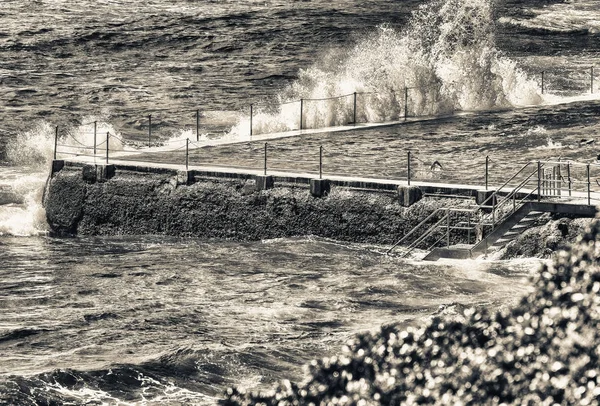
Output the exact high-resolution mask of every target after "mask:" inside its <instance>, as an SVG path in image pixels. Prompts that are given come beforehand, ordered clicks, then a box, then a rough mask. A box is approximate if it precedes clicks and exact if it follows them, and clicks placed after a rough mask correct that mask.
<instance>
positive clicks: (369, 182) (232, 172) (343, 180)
mask: <svg viewBox="0 0 600 406" xmlns="http://www.w3.org/2000/svg"><path fill="white" fill-rule="evenodd" d="M65 162H66V163H67V165H72V166H73V165H74V166H80V165H81V166H83V165H86V164H88V165H89V164H92V165H106V160H102V159H99V158H96V159H94V158H93V157H83V156H82V157H76V158H72V159H69V160H66V161H65ZM109 164H112V165H115V167H116V169H120V170H126V171H133V172H144V173H153V172H165V171H172V172H173V174H176V173H177V172H178V171H185V170H187V171H191V172H192V174H193V175H195V176H205V177H216V178H226V179H253V178H254V177H255V176H260V175H264V169H256V168H244V167H230V166H218V165H210V166H208V165H207V166H199V165H193V166H192V165H190V166H188V167H187V168H186V166H185V165H181V164H169V163H155V162H141V161H128V160H125V159H109ZM267 175H270V176H272V177H273V179H274V181H275V182H276V183H277V182H280V183H281V182H283V183H296V184H309V183H310V180H311V179H317V178H319V174H318V173H317V172H293V171H272V170H268V171H267ZM323 178H324V179H329V180H330V182H331V184H332V185H335V186H344V187H350V188H359V189H366V190H373V191H389V192H395V191H396V190H397V188H398V186H408V181H407V180H406V179H382V178H368V177H357V176H347V175H334V174H327V173H324V174H323ZM410 186H417V187H419V188H420V189H421V191H422V192H423V193H425V194H431V195H451V196H454V195H455V196H463V197H468V196H475V194H476V192H477V191H478V190H483V189H484V187H483V186H481V185H469V184H455V183H436V182H423V181H411V182H410ZM489 189H490V190H494V187H493V186H490V187H489ZM511 191H512V188H511V187H506V188H504V189H502V190H501V191H500V192H502V193H510V192H511ZM531 192H532V191H531V190H525V189H522V193H523V194H529V193H531ZM564 194H565V196H563V197H561V198H560V200H561V201H569V202H570V203H572V204H582V205H587V204H588V201H587V193H586V192H580V191H572V193H571V196H566V192H564ZM590 197H591V204H597V203H598V202H600V193H596V192H592V193H591V196H590Z"/></svg>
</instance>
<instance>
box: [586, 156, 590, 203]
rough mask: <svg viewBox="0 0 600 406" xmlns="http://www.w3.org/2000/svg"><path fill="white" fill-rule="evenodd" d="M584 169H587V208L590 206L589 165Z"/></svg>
mask: <svg viewBox="0 0 600 406" xmlns="http://www.w3.org/2000/svg"><path fill="white" fill-rule="evenodd" d="M586 167H587V186H588V188H587V195H588V206H589V205H590V185H591V183H590V164H587V165H586Z"/></svg>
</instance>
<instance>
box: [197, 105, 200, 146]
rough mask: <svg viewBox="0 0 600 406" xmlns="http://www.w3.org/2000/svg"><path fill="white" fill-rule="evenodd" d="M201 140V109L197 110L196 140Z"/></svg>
mask: <svg viewBox="0 0 600 406" xmlns="http://www.w3.org/2000/svg"><path fill="white" fill-rule="evenodd" d="M198 141H200V110H196V142H198Z"/></svg>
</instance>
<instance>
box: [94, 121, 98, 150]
mask: <svg viewBox="0 0 600 406" xmlns="http://www.w3.org/2000/svg"><path fill="white" fill-rule="evenodd" d="M97 130H98V122H97V121H94V158H95V157H96V131H97Z"/></svg>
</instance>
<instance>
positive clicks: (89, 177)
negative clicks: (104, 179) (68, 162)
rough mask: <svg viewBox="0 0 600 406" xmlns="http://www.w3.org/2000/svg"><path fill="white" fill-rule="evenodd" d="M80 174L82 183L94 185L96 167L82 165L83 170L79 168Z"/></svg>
mask: <svg viewBox="0 0 600 406" xmlns="http://www.w3.org/2000/svg"><path fill="white" fill-rule="evenodd" d="M81 173H82V176H83V181H84V182H86V183H95V182H96V176H97V175H98V174H97V170H96V165H83V168H81Z"/></svg>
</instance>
